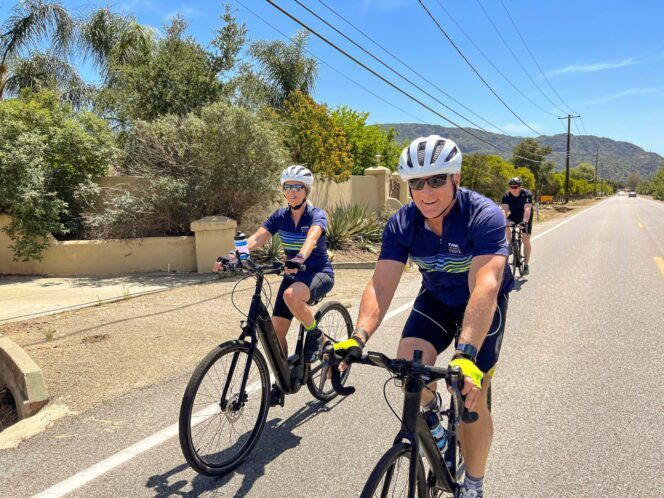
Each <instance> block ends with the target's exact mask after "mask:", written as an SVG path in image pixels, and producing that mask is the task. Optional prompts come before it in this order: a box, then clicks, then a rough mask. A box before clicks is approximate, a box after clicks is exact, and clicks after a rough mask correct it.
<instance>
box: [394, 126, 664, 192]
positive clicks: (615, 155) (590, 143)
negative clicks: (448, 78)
mask: <svg viewBox="0 0 664 498" xmlns="http://www.w3.org/2000/svg"><path fill="white" fill-rule="evenodd" d="M381 126H383V127H386V128H394V130H395V131H396V132H397V135H398V137H399V138H400V139H405V140H409V141H410V140H412V139H414V138H417V137H421V136H427V135H431V134H433V133H437V134H438V135H442V136H444V137H449V138H451V139H452V140H454V141H455V142H456V143H457V144H458V145H459V146H460V147H461V151H462V152H463V153H466V154H467V153H471V152H482V153H487V154H495V155H498V156H502V157H504V158H505V159H509V158H510V157H511V154H506V153H502V152H500V151H499V150H496V149H493V148H491V147H490V146H488V145H487V144H485V143H483V142H481V141H480V140H477V139H476V138H474V137H471V136H470V135H468V134H466V133H464V132H463V131H461V130H460V129H458V128H447V127H444V126H437V125H423V124H418V123H393V124H382V125H381ZM469 130H470V131H472V132H473V133H474V134H475V135H477V136H480V137H482V138H483V139H485V140H488V141H489V142H491V143H494V144H496V145H498V146H499V147H501V148H503V149H505V150H508V151H510V152H511V150H512V148H513V147H514V146H515V145H516V144H518V143H519V142H520V141H521V140H522V139H523V137H510V136H507V135H501V134H499V133H489V132H484V131H481V130H476V129H472V128H471V129H469ZM538 141H539V142H540V143H541V144H542V145H550V146H551V148H552V149H553V152H552V153H551V155H550V156H549V159H551V160H552V161H554V162H555V163H556V168H558V169H563V168H564V167H565V148H566V146H567V144H566V141H567V136H566V135H565V134H564V133H560V134H557V135H544V136H542V137H540V138H539V139H538ZM598 147H599V153H600V156H599V158H600V162H601V161H603V162H604V170H605V173H606V174H608V175H610V176H611V177H612V178H617V179H620V180H624V179H625V178H627V174H628V173H629V172H630V171H636V172H637V173H639V174H640V175H641V176H643V177H645V178H648V177H650V176H652V175H653V174H654V172H655V171H656V170H657V168H658V167H659V165H660V164H661V163H662V161H663V160H664V158H663V157H662V156H660V155H659V154H656V153H654V152H646V151H644V150H643V149H642V148H641V147H638V146H636V145H634V144H632V143H629V142H618V141H616V140H611V139H610V138H604V137H596V136H593V135H578V136H577V135H572V143H571V158H570V166H576V165H578V164H579V163H581V162H584V161H585V162H589V163H591V164H595V150H596V149H597V148H598Z"/></svg>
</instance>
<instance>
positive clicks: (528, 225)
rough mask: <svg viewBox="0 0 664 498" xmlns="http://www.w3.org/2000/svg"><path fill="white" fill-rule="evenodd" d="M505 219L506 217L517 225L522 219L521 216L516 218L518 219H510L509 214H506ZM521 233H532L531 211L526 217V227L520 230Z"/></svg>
mask: <svg viewBox="0 0 664 498" xmlns="http://www.w3.org/2000/svg"><path fill="white" fill-rule="evenodd" d="M507 219H508V220H509V221H512V222H514V223H516V224H517V225H518V224H519V223H521V222H522V221H523V218H521V219H518V220H516V219H512V218H511V215H510V216H508V217H507ZM521 233H523V234H525V235H532V233H533V215H532V213H531V215H530V218H529V219H528V224H527V226H526V228H524V229H523V230H522V231H521Z"/></svg>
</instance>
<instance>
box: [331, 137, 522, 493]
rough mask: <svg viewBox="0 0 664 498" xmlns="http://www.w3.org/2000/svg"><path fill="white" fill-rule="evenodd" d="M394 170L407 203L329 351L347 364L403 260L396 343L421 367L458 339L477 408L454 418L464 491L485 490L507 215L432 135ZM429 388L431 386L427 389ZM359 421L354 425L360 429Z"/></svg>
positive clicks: (416, 143)
mask: <svg viewBox="0 0 664 498" xmlns="http://www.w3.org/2000/svg"><path fill="white" fill-rule="evenodd" d="M398 172H399V175H400V176H401V178H402V179H403V180H406V181H407V182H408V187H409V189H410V193H411V196H412V198H413V202H411V203H409V204H407V205H405V206H403V207H402V208H401V209H400V210H399V211H397V212H396V213H395V214H394V215H393V216H392V217H391V218H390V219H389V221H388V222H387V225H386V226H385V230H384V232H383V243H382V247H381V253H380V256H379V258H378V263H377V264H376V270H375V271H374V274H373V277H372V279H371V280H370V281H369V282H368V283H367V286H366V288H365V291H364V294H363V295H362V301H361V303H360V312H359V316H358V319H357V328H356V329H355V332H354V334H353V337H351V338H350V339H347V340H345V341H342V342H339V343H337V344H335V346H334V349H335V350H336V351H337V352H338V353H340V354H341V355H343V356H346V358H349V359H350V360H351V361H352V359H353V358H356V357H358V355H359V354H361V351H362V348H363V347H364V344H365V343H366V341H367V340H368V339H369V337H371V335H372V334H373V333H374V332H375V331H376V329H377V328H378V326H379V325H380V323H381V321H382V320H383V317H384V316H385V312H386V311H387V310H388V309H389V307H390V302H391V301H392V296H393V295H394V292H395V290H396V288H397V285H398V284H399V280H400V278H401V275H402V274H403V270H404V266H405V264H406V261H407V260H408V259H409V258H410V259H411V260H412V261H413V262H414V263H415V264H417V265H418V266H419V268H420V273H421V275H422V287H421V289H420V291H419V292H418V293H417V296H416V297H415V302H414V304H413V310H412V311H411V313H410V316H409V317H408V320H407V321H406V324H405V327H404V330H403V332H402V334H401V340H400V341H399V346H398V349H397V355H396V356H397V357H399V358H406V359H412V358H413V352H414V351H415V350H420V351H422V361H423V363H426V364H429V365H433V364H435V363H436V358H437V357H438V355H439V354H440V353H441V352H442V351H443V350H445V349H446V348H447V347H449V346H450V344H454V343H455V340H456V339H457V338H458V344H457V346H456V351H455V352H454V355H453V356H452V361H451V363H450V365H452V366H458V367H459V368H461V370H462V372H463V373H464V375H465V384H464V389H463V394H464V395H466V407H467V408H469V409H471V410H474V411H476V412H477V413H478V414H479V420H478V421H477V422H475V423H473V424H465V423H462V424H461V428H460V442H461V449H462V453H463V456H464V460H465V462H466V479H465V482H464V485H463V488H462V493H461V496H462V497H465V496H474V497H481V496H482V483H483V478H484V470H485V466H486V460H487V457H488V454H489V448H490V446H491V438H492V435H493V425H492V422H491V413H490V412H489V410H488V408H487V390H488V387H489V383H490V379H491V375H492V374H493V370H494V368H495V365H496V362H497V361H498V355H499V353H500V346H501V343H502V339H503V332H504V330H505V316H506V312H507V301H508V293H509V291H510V290H512V286H513V278H512V274H511V272H510V270H509V267H508V266H507V265H505V261H506V260H507V241H506V240H505V217H504V216H503V213H502V211H501V210H500V208H499V207H498V206H497V205H496V204H495V203H494V202H493V201H491V200H490V199H487V198H486V197H483V196H482V195H480V194H478V193H476V192H473V191H471V190H467V189H464V188H461V187H459V182H460V179H461V151H460V150H459V148H458V147H457V145H456V144H455V143H454V142H453V141H452V140H448V139H446V138H443V137H441V136H438V135H430V136H428V137H421V138H417V139H415V140H413V142H412V143H411V144H410V145H409V146H408V147H406V148H405V149H404V150H403V153H402V154H401V158H400V160H399V168H398ZM432 387H433V389H434V390H435V386H432ZM422 403H423V405H424V409H425V410H435V411H439V410H440V397H439V395H438V396H434V391H429V390H425V391H423V392H422ZM361 425H362V424H361V421H360V423H359V424H357V426H358V427H361Z"/></svg>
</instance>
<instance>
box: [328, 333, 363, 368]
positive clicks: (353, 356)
mask: <svg viewBox="0 0 664 498" xmlns="http://www.w3.org/2000/svg"><path fill="white" fill-rule="evenodd" d="M363 348H364V344H362V340H361V339H359V338H357V337H355V336H353V337H351V338H350V339H346V340H345V341H341V342H337V343H336V344H335V345H334V352H335V353H336V354H337V355H339V356H341V357H342V358H343V359H344V360H345V361H347V362H348V363H350V362H352V361H353V360H357V359H359V358H360V357H361V356H362V349H363Z"/></svg>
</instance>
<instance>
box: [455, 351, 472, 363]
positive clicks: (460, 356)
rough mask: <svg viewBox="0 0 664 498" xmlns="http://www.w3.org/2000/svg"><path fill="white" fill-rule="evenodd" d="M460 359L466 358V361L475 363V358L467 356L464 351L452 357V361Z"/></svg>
mask: <svg viewBox="0 0 664 498" xmlns="http://www.w3.org/2000/svg"><path fill="white" fill-rule="evenodd" d="M458 358H464V359H466V360H470V361H472V362H473V363H475V358H473V357H472V356H470V355H468V354H466V353H464V352H462V351H457V352H455V353H454V355H453V356H452V360H456V359H458Z"/></svg>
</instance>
